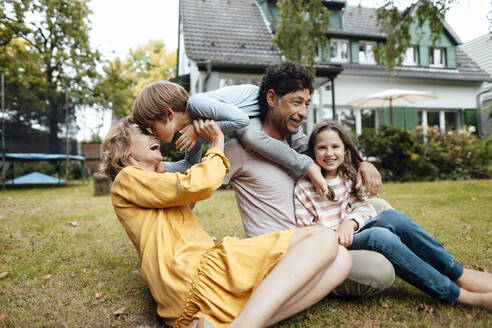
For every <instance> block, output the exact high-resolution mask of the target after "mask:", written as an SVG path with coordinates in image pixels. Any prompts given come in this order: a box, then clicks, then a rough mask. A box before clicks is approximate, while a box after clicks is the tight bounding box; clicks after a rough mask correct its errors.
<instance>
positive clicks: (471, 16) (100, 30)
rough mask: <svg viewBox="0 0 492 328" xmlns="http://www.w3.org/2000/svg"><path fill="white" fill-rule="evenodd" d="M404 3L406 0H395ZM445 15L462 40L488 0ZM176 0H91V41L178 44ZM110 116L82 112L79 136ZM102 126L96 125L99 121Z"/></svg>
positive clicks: (487, 8)
mask: <svg viewBox="0 0 492 328" xmlns="http://www.w3.org/2000/svg"><path fill="white" fill-rule="evenodd" d="M395 1H397V2H399V3H402V4H403V5H405V4H408V3H409V2H410V1H409V0H395ZM381 2H382V0H348V1H347V3H348V4H349V5H353V6H354V5H359V4H360V5H361V6H363V7H374V6H375V5H377V4H380V3H381ZM455 2H456V3H455V4H454V5H453V6H452V8H451V10H450V11H449V12H448V13H447V15H446V21H447V22H448V23H449V24H450V25H451V27H452V28H453V30H454V31H455V32H456V34H457V35H458V36H459V37H460V39H461V41H462V42H467V41H470V40H473V39H475V38H477V37H480V36H482V35H484V34H486V33H487V32H488V31H489V28H491V29H492V26H491V27H489V20H488V19H487V15H489V17H491V18H492V4H491V3H492V1H491V0H456V1H455ZM178 3H179V1H178V0H138V1H137V0H92V1H91V2H90V3H89V6H90V8H91V10H92V12H93V14H92V15H91V22H92V31H91V34H90V37H91V43H92V46H93V47H94V48H97V49H99V51H101V52H102V54H103V57H104V58H105V59H114V58H116V57H118V58H124V57H125V56H126V55H127V54H128V50H129V49H130V48H136V47H138V46H140V45H144V44H146V43H148V41H150V40H164V43H165V45H166V49H167V50H168V51H172V50H175V49H176V48H177V46H178ZM110 120H111V116H110V115H108V114H107V113H106V114H104V115H98V114H97V113H95V112H90V111H89V112H84V113H83V114H81V115H80V117H79V120H78V123H79V125H80V126H81V127H82V129H81V131H80V132H79V135H78V139H79V140H84V139H88V138H90V136H91V134H92V133H94V132H95V131H97V132H99V133H100V134H101V135H102V136H104V135H105V133H106V132H107V131H108V129H109V125H110ZM101 123H102V127H101V128H99V129H98V127H99V125H101Z"/></svg>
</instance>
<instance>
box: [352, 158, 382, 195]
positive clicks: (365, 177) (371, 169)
mask: <svg viewBox="0 0 492 328" xmlns="http://www.w3.org/2000/svg"><path fill="white" fill-rule="evenodd" d="M362 182H364V184H365V186H366V193H367V195H368V196H369V197H377V196H379V192H380V191H381V187H382V185H383V184H382V182H381V174H379V171H378V169H377V168H376V167H375V166H374V165H372V164H371V163H369V162H362V163H360V165H359V169H358V170H357V180H356V184H355V189H357V190H359V189H360V188H361V187H362Z"/></svg>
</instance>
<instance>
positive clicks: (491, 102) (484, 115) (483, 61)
mask: <svg viewBox="0 0 492 328" xmlns="http://www.w3.org/2000/svg"><path fill="white" fill-rule="evenodd" d="M459 47H460V48H461V49H462V50H463V51H464V52H465V53H466V54H467V55H468V56H469V57H470V58H471V59H473V61H474V62H475V63H477V64H478V66H480V67H481V68H482V69H483V70H484V71H485V72H487V74H489V75H492V32H490V33H487V34H485V35H482V36H481V37H479V38H476V39H474V40H471V41H469V42H467V43H464V44H462V45H460V46H459ZM477 97H478V99H477V101H478V102H479V106H478V108H481V109H482V111H481V115H480V116H479V117H480V123H481V130H482V131H484V132H487V133H489V134H490V133H492V83H485V84H484V85H483V86H482V89H481V91H480V93H479V95H477Z"/></svg>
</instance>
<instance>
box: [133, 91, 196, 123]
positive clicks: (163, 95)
mask: <svg viewBox="0 0 492 328" xmlns="http://www.w3.org/2000/svg"><path fill="white" fill-rule="evenodd" d="M188 98H189V96H188V93H187V92H186V90H185V89H184V88H183V87H182V86H180V85H179V84H176V83H173V82H169V81H158V82H154V83H151V84H148V85H146V86H145V87H144V88H143V89H142V91H140V93H139V94H138V96H137V99H136V100H135V104H134V105H133V118H134V119H135V123H137V124H138V125H139V126H140V127H141V128H142V129H147V128H150V127H151V126H152V124H153V123H154V122H155V121H158V120H160V121H163V122H167V115H168V109H169V108H171V109H172V110H174V111H177V112H184V111H185V110H186V102H187V101H188Z"/></svg>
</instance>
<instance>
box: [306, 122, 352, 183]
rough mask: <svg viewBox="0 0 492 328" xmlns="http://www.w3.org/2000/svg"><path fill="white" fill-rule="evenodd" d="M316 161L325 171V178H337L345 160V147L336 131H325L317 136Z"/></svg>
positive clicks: (315, 145) (315, 146)
mask: <svg viewBox="0 0 492 328" xmlns="http://www.w3.org/2000/svg"><path fill="white" fill-rule="evenodd" d="M314 159H315V160H316V163H318V165H319V166H321V167H322V168H323V169H324V170H325V178H327V179H333V178H336V176H337V175H338V168H339V167H340V165H342V163H343V161H344V159H345V146H344V144H343V141H342V139H341V138H340V136H339V135H338V133H337V132H336V131H333V130H325V131H322V132H321V133H319V134H318V135H317V136H316V142H315V144H314Z"/></svg>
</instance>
